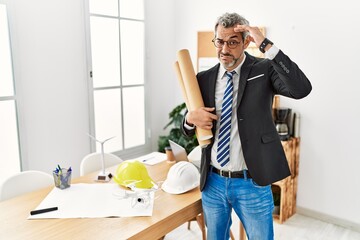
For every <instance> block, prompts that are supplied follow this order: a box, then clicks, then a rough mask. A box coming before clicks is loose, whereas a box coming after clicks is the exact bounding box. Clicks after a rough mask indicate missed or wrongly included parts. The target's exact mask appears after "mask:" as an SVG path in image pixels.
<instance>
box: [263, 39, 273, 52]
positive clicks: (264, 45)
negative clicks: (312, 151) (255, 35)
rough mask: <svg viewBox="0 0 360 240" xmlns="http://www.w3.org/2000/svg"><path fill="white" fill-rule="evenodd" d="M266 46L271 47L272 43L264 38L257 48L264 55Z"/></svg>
mask: <svg viewBox="0 0 360 240" xmlns="http://www.w3.org/2000/svg"><path fill="white" fill-rule="evenodd" d="M268 44H271V45H273V44H274V43H273V42H272V41H270V40H269V39H267V38H265V39H264V41H262V43H261V44H260V46H259V50H260V52H262V53H265V48H266V46H267V45H268Z"/></svg>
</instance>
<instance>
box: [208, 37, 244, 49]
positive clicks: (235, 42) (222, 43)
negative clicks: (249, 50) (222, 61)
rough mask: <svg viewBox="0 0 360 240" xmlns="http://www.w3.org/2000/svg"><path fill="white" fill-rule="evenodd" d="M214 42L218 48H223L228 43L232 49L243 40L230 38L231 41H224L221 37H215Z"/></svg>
mask: <svg viewBox="0 0 360 240" xmlns="http://www.w3.org/2000/svg"><path fill="white" fill-rule="evenodd" d="M212 42H213V43H214V45H215V47H217V48H222V47H223V46H224V45H225V43H226V44H227V46H228V47H229V48H231V49H234V48H236V47H237V46H238V45H239V44H240V43H241V42H238V41H235V40H229V41H224V40H221V39H215V38H214V39H213V40H212Z"/></svg>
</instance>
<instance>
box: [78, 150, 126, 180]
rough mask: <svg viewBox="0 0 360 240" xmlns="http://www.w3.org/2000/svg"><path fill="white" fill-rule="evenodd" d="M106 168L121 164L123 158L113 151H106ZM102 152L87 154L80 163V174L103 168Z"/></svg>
mask: <svg viewBox="0 0 360 240" xmlns="http://www.w3.org/2000/svg"><path fill="white" fill-rule="evenodd" d="M104 160H105V168H106V167H111V166H114V165H118V164H120V163H121V162H122V161H123V160H122V159H121V158H119V157H118V156H116V155H114V154H112V153H104ZM101 168H102V166H101V153H90V154H88V155H86V156H85V157H84V158H83V159H82V160H81V164H80V176H84V175H86V174H88V173H91V172H95V171H97V170H101Z"/></svg>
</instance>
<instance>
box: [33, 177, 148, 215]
mask: <svg viewBox="0 0 360 240" xmlns="http://www.w3.org/2000/svg"><path fill="white" fill-rule="evenodd" d="M124 191H125V190H124V189H122V188H120V187H119V186H118V185H117V184H113V183H94V184H87V183H78V184H71V186H70V188H67V189H64V190H61V189H59V188H56V187H55V188H54V189H53V190H52V191H51V192H50V193H49V194H48V195H47V196H46V197H45V199H44V200H43V201H42V202H41V203H40V205H39V206H38V207H37V208H36V209H44V208H50V207H58V210H56V211H51V212H46V213H42V214H37V215H31V216H29V217H28V219H41V218H102V217H132V216H152V212H153V207H154V192H150V193H149V195H148V197H149V199H147V203H148V204H147V205H144V204H141V203H137V200H138V199H136V198H134V197H132V196H128V197H126V198H125V197H119V196H120V195H121V194H119V193H120V192H124ZM122 196H124V195H122Z"/></svg>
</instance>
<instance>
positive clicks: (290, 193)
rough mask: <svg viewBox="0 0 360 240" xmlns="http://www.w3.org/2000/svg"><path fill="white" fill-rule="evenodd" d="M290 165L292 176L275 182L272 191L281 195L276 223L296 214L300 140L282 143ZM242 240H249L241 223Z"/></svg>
mask: <svg viewBox="0 0 360 240" xmlns="http://www.w3.org/2000/svg"><path fill="white" fill-rule="evenodd" d="M281 143H282V145H283V148H284V151H285V154H286V158H287V160H288V163H289V167H290V171H291V176H289V177H287V178H285V179H283V180H281V181H278V182H275V183H273V184H272V186H271V189H272V191H273V194H274V193H275V194H277V193H278V194H280V211H279V213H278V214H273V219H274V221H276V222H278V223H283V222H284V221H286V220H287V219H288V218H289V217H291V216H292V215H294V214H295V212H296V193H297V184H298V174H299V151H300V138H294V137H292V138H290V139H289V140H288V141H282V142H281ZM239 235H240V240H245V239H247V237H246V234H245V229H244V226H243V225H242V224H241V221H240V228H239Z"/></svg>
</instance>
